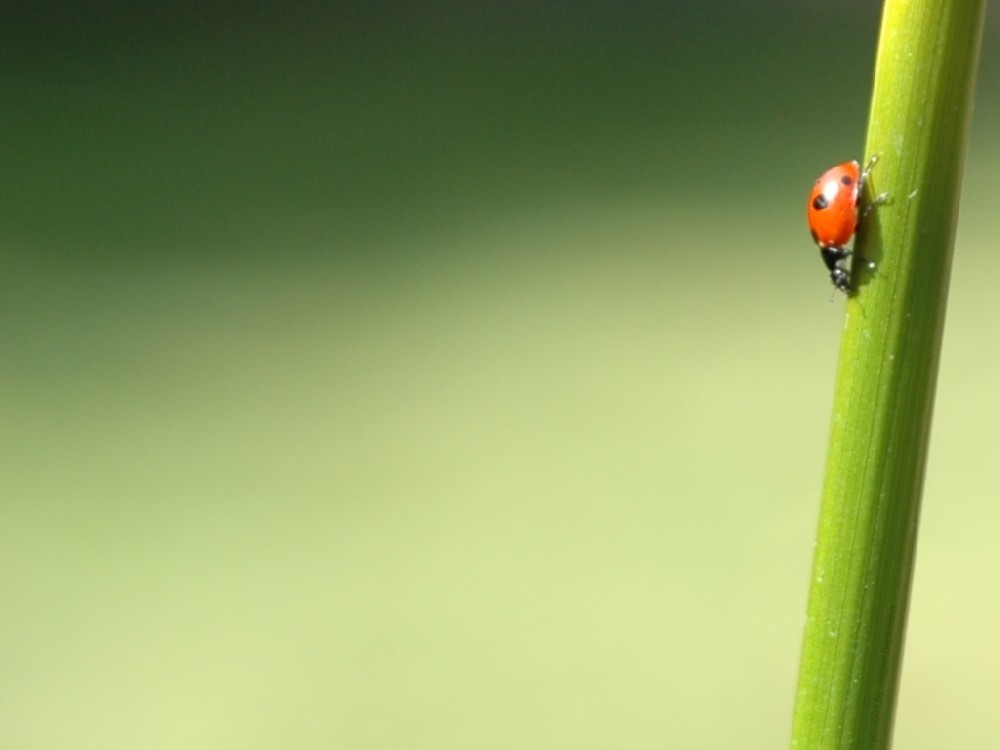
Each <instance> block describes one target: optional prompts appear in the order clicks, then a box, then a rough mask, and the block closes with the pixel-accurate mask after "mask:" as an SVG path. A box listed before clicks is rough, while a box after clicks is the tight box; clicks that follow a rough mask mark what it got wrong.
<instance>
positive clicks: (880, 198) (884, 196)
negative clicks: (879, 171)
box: [854, 154, 889, 231]
mask: <svg viewBox="0 0 1000 750" xmlns="http://www.w3.org/2000/svg"><path fill="white" fill-rule="evenodd" d="M877 163H878V154H875V155H874V156H873V157H872V158H871V159H869V160H868V164H867V166H866V167H865V168H864V170H863V171H862V172H861V177H859V178H858V198H857V205H859V206H860V205H861V202H862V201H863V200H864V193H865V184H866V183H867V182H868V176H869V175H870V174H871V171H872V168H873V167H874V166H875V165H876V164H877ZM888 198H889V194H888V193H879V194H878V195H876V196H875V198H873V199H872V202H871V203H869V204H868V205H867V206H866V207H865V210H864V211H863V212H862V214H861V218H860V219H858V226H860V225H861V222H862V221H864V220H865V217H866V216H867V215H868V214H869V213H870V212H871V210H872V209H873V208H875V207H876V206H880V205H882V204H883V203H885V202H886V200H888ZM854 229H855V231H857V227H855V228H854Z"/></svg>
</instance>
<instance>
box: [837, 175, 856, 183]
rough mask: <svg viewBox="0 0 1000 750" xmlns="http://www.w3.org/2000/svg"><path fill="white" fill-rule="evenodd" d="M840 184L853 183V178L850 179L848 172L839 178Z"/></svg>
mask: <svg viewBox="0 0 1000 750" xmlns="http://www.w3.org/2000/svg"><path fill="white" fill-rule="evenodd" d="M840 184H841V185H853V184H854V180H853V179H851V176H850V175H849V174H845V175H844V176H843V177H841V178H840Z"/></svg>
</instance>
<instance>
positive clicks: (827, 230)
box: [806, 161, 861, 247]
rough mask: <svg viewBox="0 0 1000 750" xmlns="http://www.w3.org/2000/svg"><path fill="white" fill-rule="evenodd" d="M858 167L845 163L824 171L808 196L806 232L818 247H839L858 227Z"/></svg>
mask: <svg viewBox="0 0 1000 750" xmlns="http://www.w3.org/2000/svg"><path fill="white" fill-rule="evenodd" d="M860 179H861V166H860V165H859V164H858V163H857V162H856V161H845V162H844V163H843V164H838V165H837V166H835V167H831V168H830V169H828V170H826V171H825V172H824V173H823V174H822V175H820V178H819V179H818V180H816V184H815V185H813V189H812V192H811V193H809V204H808V205H807V206H806V216H807V218H808V219H809V231H810V232H812V237H813V240H815V241H816V244H817V245H819V246H820V247H841V246H843V245H846V244H847V243H848V242H850V240H851V236H852V235H853V234H854V230H855V229H856V228H857V226H858V198H859V196H858V180H860Z"/></svg>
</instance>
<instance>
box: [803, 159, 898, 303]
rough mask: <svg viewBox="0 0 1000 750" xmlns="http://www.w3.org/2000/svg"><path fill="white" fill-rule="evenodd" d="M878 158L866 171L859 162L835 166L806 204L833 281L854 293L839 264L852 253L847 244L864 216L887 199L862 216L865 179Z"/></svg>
mask: <svg viewBox="0 0 1000 750" xmlns="http://www.w3.org/2000/svg"><path fill="white" fill-rule="evenodd" d="M877 161H878V156H873V157H872V158H871V161H869V162H868V166H866V167H865V168H864V171H862V169H861V165H860V164H858V163H857V162H856V161H845V162H844V163H843V164H838V165H837V166H835V167H831V168H830V169H828V170H826V171H825V172H824V173H823V174H821V175H820V177H819V179H818V180H816V184H815V185H813V188H812V192H811V193H809V204H808V205H807V206H806V216H807V218H808V219H809V231H810V232H811V233H812V238H813V241H814V242H815V243H816V244H817V245H819V252H820V255H822V256H823V262H824V263H826V267H827V268H829V269H830V281H832V282H833V285H834V286H835V287H837V289H839V290H840V291H842V292H844V294H850V292H851V278H850V274H848V272H847V269H844V268H841V267H840V266H839V265H838V264H839V263H840V261H842V260H844V259H845V258H847V257H848V256H849V255H850V254H851V251H850V250H848V249H847V248H846V247H844V246H845V245H846V244H847V243H848V242H850V241H851V237H853V236H854V232H855V231H856V230H857V228H858V226H859V225H860V221H861V219H863V218H864V217H865V216H866V215H867V214H868V212H869V211H871V210H872V209H873V208H875V206H877V205H878V204H879V203H882V202H883V201H884V200H885V199H886V194H885V193H882V194H881V195H879V196H877V197H876V198H875V200H873V201H872V203H871V205H870V206H868V208H866V209H865V211H864V213H863V214H861V216H860V218H859V217H858V207H859V206H860V204H861V196H862V193H863V192H864V189H865V182H866V181H867V180H868V175H869V173H870V172H871V171H872V167H874V166H875V162H877Z"/></svg>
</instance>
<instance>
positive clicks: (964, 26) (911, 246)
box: [792, 0, 985, 750]
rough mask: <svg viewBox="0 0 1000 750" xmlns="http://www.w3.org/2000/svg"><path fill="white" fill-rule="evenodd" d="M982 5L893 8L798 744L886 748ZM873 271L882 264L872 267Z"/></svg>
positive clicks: (882, 53) (875, 110)
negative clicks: (875, 199)
mask: <svg viewBox="0 0 1000 750" xmlns="http://www.w3.org/2000/svg"><path fill="white" fill-rule="evenodd" d="M984 10H985V0H887V2H886V4H885V8H884V11H883V18H882V28H881V33H880V38H879V47H878V57H877V63H876V70H875V90H874V95H873V98H872V109H871V119H870V122H869V130H868V143H867V146H868V148H867V152H868V154H869V155H870V154H878V155H879V156H880V157H881V159H880V161H879V163H878V165H877V166H876V167H875V169H874V172H873V173H872V178H871V183H872V185H871V186H870V187H869V188H868V191H867V192H868V195H867V200H871V193H872V191H874V192H882V191H889V193H890V198H889V202H888V203H887V204H886V205H883V206H880V207H879V208H877V209H876V210H875V211H874V212H873V213H872V214H870V215H869V216H868V218H867V219H866V220H865V222H864V225H863V226H862V229H861V231H860V235H859V237H858V240H857V242H858V244H857V247H856V257H855V261H854V264H853V269H852V270H853V274H852V275H853V279H852V283H853V286H854V287H855V288H856V289H857V290H858V291H857V293H856V294H854V295H853V296H852V297H851V298H850V299H849V300H848V302H847V315H846V324H845V330H844V337H843V341H842V345H841V352H840V364H839V368H838V375H837V390H836V396H835V403H834V414H833V426H832V434H831V439H830V452H829V456H828V463H827V473H826V480H825V483H824V487H823V502H822V508H821V511H820V523H819V532H818V539H817V545H816V550H815V558H814V562H813V572H812V581H811V587H810V592H809V606H808V617H807V621H806V629H805V638H804V643H803V650H802V661H801V667H800V673H799V683H798V689H797V694H796V704H795V716H794V721H793V727H792V747H793V748H798V749H805V748H808V750H817V749H818V748H824V749H825V748H841V749H846V748H852V749H855V748H887V747H889V745H890V742H891V737H892V724H893V716H894V711H895V704H896V693H897V687H898V684H899V672H900V663H901V657H902V651H903V637H904V631H905V626H906V615H907V607H908V603H909V592H910V582H911V579H912V573H913V563H914V548H915V543H916V531H917V521H918V516H919V507H920V495H921V489H922V485H923V477H924V466H925V463H926V457H927V444H928V438H929V434H930V422H931V412H932V407H933V402H934V388H935V383H936V380H937V370H938V359H939V355H940V351H941V337H942V330H943V325H944V312H945V303H946V301H947V290H948V280H949V274H950V268H951V256H952V245H953V239H954V235H955V225H956V220H957V215H958V198H959V187H960V183H961V174H962V165H963V162H964V156H965V144H966V141H967V137H968V130H969V120H970V113H971V104H972V94H973V90H974V83H975V74H976V69H977V63H978V58H979V46H980V38H981V35H982V25H983V13H984ZM865 261H869V262H872V261H873V262H874V268H870V267H869V262H865Z"/></svg>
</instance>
